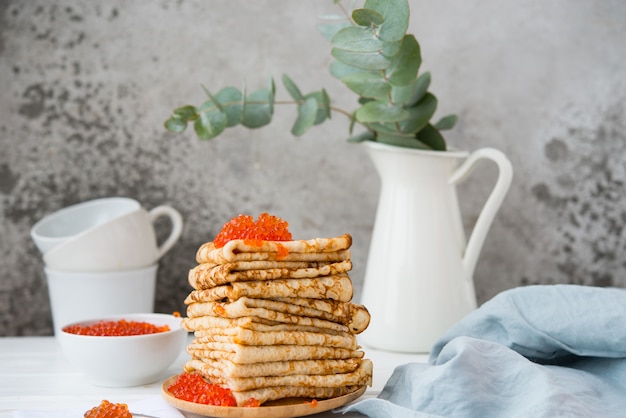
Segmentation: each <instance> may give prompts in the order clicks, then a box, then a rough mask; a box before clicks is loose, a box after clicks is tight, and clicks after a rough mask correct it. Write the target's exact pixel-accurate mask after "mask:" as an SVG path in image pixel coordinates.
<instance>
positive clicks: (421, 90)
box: [407, 72, 430, 106]
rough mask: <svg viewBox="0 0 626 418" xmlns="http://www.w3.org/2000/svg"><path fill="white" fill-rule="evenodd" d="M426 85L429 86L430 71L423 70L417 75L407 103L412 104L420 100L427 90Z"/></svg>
mask: <svg viewBox="0 0 626 418" xmlns="http://www.w3.org/2000/svg"><path fill="white" fill-rule="evenodd" d="M428 87H430V73H429V72H425V73H423V74H421V75H420V76H419V77H417V80H415V84H414V86H413V92H412V94H411V98H410V99H409V100H408V101H407V105H408V106H413V105H415V104H416V103H417V102H419V101H420V100H422V99H423V98H424V96H425V95H426V92H427V91H428Z"/></svg>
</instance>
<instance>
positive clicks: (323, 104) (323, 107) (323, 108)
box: [304, 90, 330, 125]
mask: <svg viewBox="0 0 626 418" xmlns="http://www.w3.org/2000/svg"><path fill="white" fill-rule="evenodd" d="M310 98H312V99H314V100H315V105H316V107H317V110H316V116H315V122H314V123H315V125H319V124H320V123H322V122H324V121H325V120H326V119H330V98H329V97H328V94H326V91H325V90H321V91H314V92H312V93H309V94H307V95H306V96H304V100H308V99H310Z"/></svg>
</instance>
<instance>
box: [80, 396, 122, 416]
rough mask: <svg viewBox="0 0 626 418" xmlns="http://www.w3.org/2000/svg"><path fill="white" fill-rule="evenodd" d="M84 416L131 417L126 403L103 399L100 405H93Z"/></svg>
mask: <svg viewBox="0 0 626 418" xmlns="http://www.w3.org/2000/svg"><path fill="white" fill-rule="evenodd" d="M84 417H85V418H133V415H132V414H131V413H130V411H129V410H128V405H126V404H123V403H112V402H109V401H107V400H106V399H105V400H103V401H102V402H101V403H100V405H98V406H94V407H93V408H91V409H90V410H89V411H87V412H85V415H84Z"/></svg>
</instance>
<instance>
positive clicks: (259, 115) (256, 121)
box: [241, 89, 274, 129]
mask: <svg viewBox="0 0 626 418" xmlns="http://www.w3.org/2000/svg"><path fill="white" fill-rule="evenodd" d="M273 101H274V99H273V95H272V92H271V91H270V90H268V89H259V90H256V91H254V92H252V93H251V94H250V95H248V96H246V100H245V102H244V104H243V116H242V120H241V124H242V125H244V126H245V127H248V128H252V129H254V128H260V127H262V126H265V125H268V124H269V123H270V122H271V121H272V115H273V113H274V108H273V106H272V103H273Z"/></svg>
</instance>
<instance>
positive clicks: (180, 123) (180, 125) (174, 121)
mask: <svg viewBox="0 0 626 418" xmlns="http://www.w3.org/2000/svg"><path fill="white" fill-rule="evenodd" d="M164 126H165V129H167V130H168V131H170V132H173V133H175V134H179V133H181V132H184V131H185V129H187V122H186V121H184V120H181V119H178V118H175V117H173V116H172V117H171V118H169V119H168V120H166V121H165V124H164Z"/></svg>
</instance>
